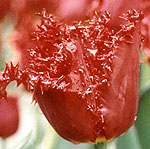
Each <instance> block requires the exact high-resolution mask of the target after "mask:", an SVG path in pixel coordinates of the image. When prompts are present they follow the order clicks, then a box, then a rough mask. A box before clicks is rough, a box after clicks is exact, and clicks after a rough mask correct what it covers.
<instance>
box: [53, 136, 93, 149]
mask: <svg viewBox="0 0 150 149" xmlns="http://www.w3.org/2000/svg"><path fill="white" fill-rule="evenodd" d="M50 149H94V145H93V144H78V145H75V144H72V143H70V142H69V141H66V140H64V139H63V138H61V137H59V136H57V141H56V143H55V144H54V146H53V147H52V148H50Z"/></svg>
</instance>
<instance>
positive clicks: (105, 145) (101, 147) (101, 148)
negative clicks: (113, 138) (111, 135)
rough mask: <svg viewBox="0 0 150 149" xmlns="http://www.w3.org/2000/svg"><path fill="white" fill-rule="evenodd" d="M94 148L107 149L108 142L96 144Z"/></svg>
mask: <svg viewBox="0 0 150 149" xmlns="http://www.w3.org/2000/svg"><path fill="white" fill-rule="evenodd" d="M94 149H107V144H102V143H99V144H95V145H94Z"/></svg>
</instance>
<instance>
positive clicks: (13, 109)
mask: <svg viewBox="0 0 150 149" xmlns="http://www.w3.org/2000/svg"><path fill="white" fill-rule="evenodd" d="M18 125H19V111H18V100H17V98H16V97H14V96H11V97H10V96H9V97H8V99H7V100H0V137H2V138H8V137H9V136H11V135H13V134H14V133H15V132H16V131H17V129H18Z"/></svg>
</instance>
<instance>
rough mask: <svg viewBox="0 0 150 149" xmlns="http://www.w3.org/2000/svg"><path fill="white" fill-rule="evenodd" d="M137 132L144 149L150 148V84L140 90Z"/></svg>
mask: <svg viewBox="0 0 150 149" xmlns="http://www.w3.org/2000/svg"><path fill="white" fill-rule="evenodd" d="M137 130H138V134H139V139H140V143H141V146H142V149H149V148H150V83H149V82H147V83H146V84H145V85H144V86H143V87H142V88H141V90H140V103H139V109H138V119H137Z"/></svg>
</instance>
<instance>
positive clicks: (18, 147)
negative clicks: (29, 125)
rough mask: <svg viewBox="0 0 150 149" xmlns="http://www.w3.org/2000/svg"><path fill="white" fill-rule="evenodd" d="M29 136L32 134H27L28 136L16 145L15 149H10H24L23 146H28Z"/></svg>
mask: <svg viewBox="0 0 150 149" xmlns="http://www.w3.org/2000/svg"><path fill="white" fill-rule="evenodd" d="M31 135H32V132H29V134H28V135H27V136H26V137H24V138H23V139H22V141H21V143H19V144H18V145H16V146H15V147H12V148H14V149H25V146H26V145H27V144H28V142H29V141H30V139H31Z"/></svg>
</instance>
